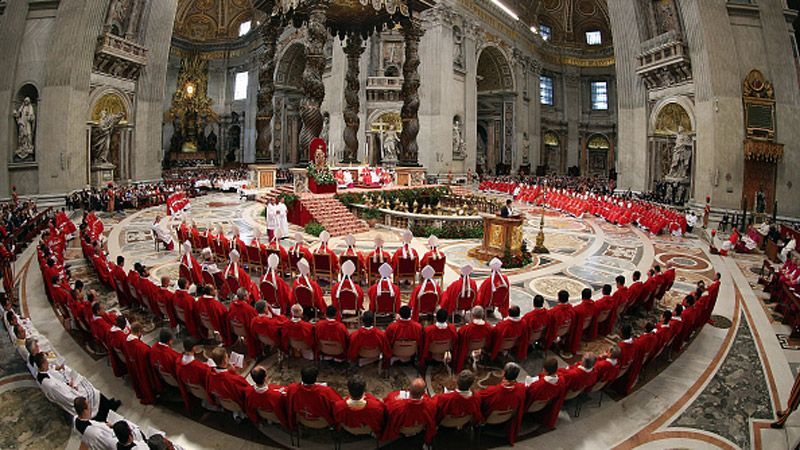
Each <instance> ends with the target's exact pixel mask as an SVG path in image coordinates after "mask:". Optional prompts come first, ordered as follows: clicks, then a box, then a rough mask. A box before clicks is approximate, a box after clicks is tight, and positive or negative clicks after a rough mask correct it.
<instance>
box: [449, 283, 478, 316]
mask: <svg viewBox="0 0 800 450" xmlns="http://www.w3.org/2000/svg"><path fill="white" fill-rule="evenodd" d="M463 284H464V277H458V279H457V280H456V281H453V282H452V283H450V286H447V289H446V290H445V291H444V295H443V296H442V303H441V305H440V306H441V307H442V308H444V309H445V310H447V312H448V313H452V312H453V309H454V308H455V307H456V304H457V302H458V297H459V296H460V295H461V287H462V286H463ZM477 286H478V285H477V283H475V280H473V279H472V277H470V278H469V289H470V290H471V291H472V292H475V293H476V295H477V290H478V287H477ZM459 306H460V307H461V308H464V307H467V309H469V308H472V306H474V305H459Z"/></svg>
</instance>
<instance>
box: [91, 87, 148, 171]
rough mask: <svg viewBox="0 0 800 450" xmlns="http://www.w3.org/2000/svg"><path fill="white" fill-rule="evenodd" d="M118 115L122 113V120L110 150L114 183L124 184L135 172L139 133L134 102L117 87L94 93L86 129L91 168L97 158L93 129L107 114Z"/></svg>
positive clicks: (113, 133) (115, 130) (113, 136)
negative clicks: (134, 140)
mask: <svg viewBox="0 0 800 450" xmlns="http://www.w3.org/2000/svg"><path fill="white" fill-rule="evenodd" d="M104 113H105V114H107V115H114V114H119V113H121V114H122V120H120V122H119V123H118V124H117V126H116V127H115V128H114V131H113V132H112V133H111V144H110V147H109V151H108V158H107V159H108V162H109V163H111V164H113V165H114V167H115V170H114V180H116V181H121V180H127V179H129V178H131V175H132V173H133V169H132V164H133V157H132V156H133V155H132V144H133V139H134V133H135V130H136V128H135V126H134V124H133V123H132V121H133V118H134V113H133V103H132V102H131V99H130V98H129V97H128V96H127V95H126V94H125V93H123V92H121V91H119V90H117V89H114V88H105V89H99V90H97V91H95V92H93V93H92V95H91V96H90V98H89V110H88V112H87V120H86V122H87V127H86V133H87V137H86V143H87V149H86V158H87V161H88V162H89V164H87V167H91V166H92V164H93V162H94V161H93V159H94V155H92V148H91V146H92V132H91V130H92V127H93V126H95V125H97V124H98V123H99V122H100V121H101V118H102V117H103V114H104Z"/></svg>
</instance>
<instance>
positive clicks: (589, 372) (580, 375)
mask: <svg viewBox="0 0 800 450" xmlns="http://www.w3.org/2000/svg"><path fill="white" fill-rule="evenodd" d="M596 362H597V356H595V354H594V353H592V352H586V353H584V354H583V358H581V362H579V363H575V364H574V365H572V366H570V367H567V368H561V369H559V371H558V373H559V375H560V376H561V377H563V378H564V381H566V383H567V392H570V391H572V392H584V391H586V390H587V389H589V388H591V387H592V386H594V384H595V383H596V382H597V372H595V371H594V364H595V363H596Z"/></svg>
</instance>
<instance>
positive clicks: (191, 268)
mask: <svg viewBox="0 0 800 450" xmlns="http://www.w3.org/2000/svg"><path fill="white" fill-rule="evenodd" d="M179 271H180V276H181V277H182V278H185V279H186V281H188V282H190V283H194V284H196V285H198V286H199V285H200V284H203V272H202V268H201V267H200V264H198V262H197V259H195V257H194V255H192V254H191V253H184V255H183V256H181V267H180V270H179Z"/></svg>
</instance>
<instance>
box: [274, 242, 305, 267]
mask: <svg viewBox="0 0 800 450" xmlns="http://www.w3.org/2000/svg"><path fill="white" fill-rule="evenodd" d="M264 248H265V249H266V250H272V251H273V252H274V251H277V252H278V256H279V257H280V264H281V267H283V266H284V265H286V266H288V264H289V252H287V251H286V248H285V247H284V246H282V245H281V244H280V243H278V242H277V241H274V240H273V241H270V243H269V244H267V245H265V246H264ZM306 261H309V262H311V260H310V259H308V260H306Z"/></svg>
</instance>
